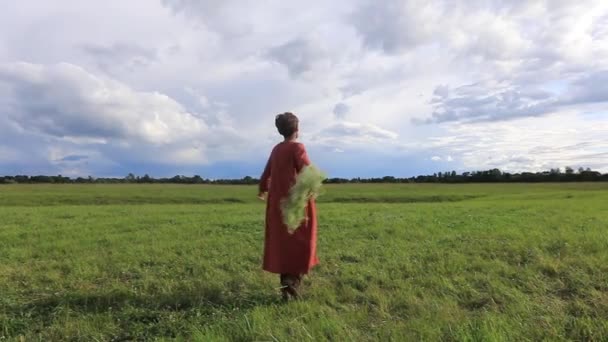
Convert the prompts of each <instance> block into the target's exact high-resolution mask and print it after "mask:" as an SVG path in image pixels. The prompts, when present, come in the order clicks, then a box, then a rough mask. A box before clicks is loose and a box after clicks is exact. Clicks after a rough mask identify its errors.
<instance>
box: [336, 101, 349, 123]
mask: <svg viewBox="0 0 608 342" xmlns="http://www.w3.org/2000/svg"><path fill="white" fill-rule="evenodd" d="M349 111H350V107H349V106H348V105H347V104H345V103H342V102H340V103H338V104H336V105H335V106H334V115H335V116H336V118H338V119H343V118H344V117H345V116H346V114H348V112H349Z"/></svg>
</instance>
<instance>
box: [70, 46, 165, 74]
mask: <svg viewBox="0 0 608 342" xmlns="http://www.w3.org/2000/svg"><path fill="white" fill-rule="evenodd" d="M81 48H82V51H84V52H85V53H86V54H87V55H89V56H90V57H92V58H93V59H94V61H95V63H97V65H98V66H99V67H100V68H101V69H102V70H104V71H111V70H113V69H116V68H117V67H120V68H123V69H126V70H128V71H133V70H134V69H135V68H138V67H145V66H147V65H148V64H150V63H151V62H153V61H155V60H157V59H158V52H157V51H156V50H155V49H151V48H145V47H142V46H139V45H137V44H127V43H115V44H113V45H108V46H104V45H95V44H85V45H82V46H81Z"/></svg>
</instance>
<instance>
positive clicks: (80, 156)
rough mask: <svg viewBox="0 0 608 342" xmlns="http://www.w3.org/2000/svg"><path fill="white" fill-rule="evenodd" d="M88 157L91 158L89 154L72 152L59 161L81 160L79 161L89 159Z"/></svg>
mask: <svg viewBox="0 0 608 342" xmlns="http://www.w3.org/2000/svg"><path fill="white" fill-rule="evenodd" d="M87 159H89V157H88V156H82V155H77V154H72V155H69V156H65V157H63V158H61V159H59V161H62V162H79V161H82V160H87Z"/></svg>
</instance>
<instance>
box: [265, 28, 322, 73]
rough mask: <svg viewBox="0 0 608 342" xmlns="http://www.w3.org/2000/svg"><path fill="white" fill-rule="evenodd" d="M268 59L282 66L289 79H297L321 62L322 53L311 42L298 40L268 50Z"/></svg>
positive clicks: (319, 48) (320, 49)
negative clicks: (285, 69) (286, 71)
mask: <svg viewBox="0 0 608 342" xmlns="http://www.w3.org/2000/svg"><path fill="white" fill-rule="evenodd" d="M268 57H270V58H271V59H272V60H274V61H276V62H278V63H281V64H282V65H284V66H285V67H286V68H287V70H288V71H289V74H290V76H291V77H297V76H299V75H301V74H303V73H305V72H307V71H310V70H312V69H313V67H314V65H315V64H316V63H317V62H318V61H320V60H323V59H324V52H323V50H322V48H321V47H320V46H319V45H318V44H315V43H314V42H313V41H312V40H309V39H303V38H299V39H294V40H291V41H289V42H287V43H285V44H282V45H279V46H276V47H274V48H272V49H270V51H269V52H268Z"/></svg>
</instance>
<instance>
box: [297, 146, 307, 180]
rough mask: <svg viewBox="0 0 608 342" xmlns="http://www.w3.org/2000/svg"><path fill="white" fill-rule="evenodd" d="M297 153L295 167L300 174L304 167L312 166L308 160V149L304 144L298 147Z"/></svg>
mask: <svg viewBox="0 0 608 342" xmlns="http://www.w3.org/2000/svg"><path fill="white" fill-rule="evenodd" d="M296 146H297V147H296V153H295V167H296V171H297V172H298V173H299V172H300V171H302V169H303V168H304V166H308V165H310V164H311V162H310V159H309V158H308V153H307V152H306V148H305V147H304V145H302V144H298V145H296Z"/></svg>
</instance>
